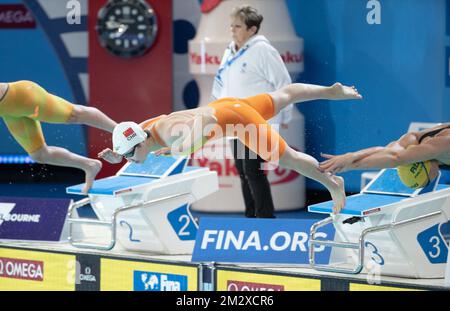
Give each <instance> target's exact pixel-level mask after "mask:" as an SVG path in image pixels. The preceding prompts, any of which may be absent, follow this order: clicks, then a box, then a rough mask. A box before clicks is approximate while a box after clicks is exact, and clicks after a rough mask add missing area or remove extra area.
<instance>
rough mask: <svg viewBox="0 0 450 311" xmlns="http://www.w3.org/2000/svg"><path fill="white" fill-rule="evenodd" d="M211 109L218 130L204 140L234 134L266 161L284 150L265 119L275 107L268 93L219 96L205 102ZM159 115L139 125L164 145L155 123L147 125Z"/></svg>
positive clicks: (273, 111)
mask: <svg viewBox="0 0 450 311" xmlns="http://www.w3.org/2000/svg"><path fill="white" fill-rule="evenodd" d="M208 106H209V107H212V108H213V109H214V111H215V112H214V115H215V117H216V118H217V127H218V128H219V131H217V129H216V130H212V132H211V133H209V135H207V136H206V137H205V140H204V142H206V141H208V140H211V139H216V138H220V137H222V136H231V137H237V138H238V139H239V140H241V141H242V142H243V143H244V144H245V145H246V146H247V147H248V148H249V149H251V150H252V151H254V152H255V153H257V154H258V155H259V156H260V157H261V158H263V159H264V160H267V161H276V160H278V159H279V158H280V157H281V156H282V155H283V153H284V151H285V150H286V142H285V141H284V139H283V138H282V137H281V136H280V134H278V133H277V132H276V131H275V130H274V129H273V128H272V127H271V126H270V124H268V123H267V120H269V119H271V118H272V117H273V116H274V113H275V109H274V105H273V100H272V97H271V96H270V95H269V94H260V95H257V96H252V97H248V98H244V99H239V98H231V97H229V98H222V99H219V100H216V101H214V102H212V103H210V104H209V105H208ZM161 117H164V115H163V116H159V117H157V118H153V119H151V120H148V121H146V122H145V124H143V128H144V129H146V128H147V129H150V130H151V133H152V136H153V137H154V138H155V140H156V141H157V143H158V144H159V145H161V146H165V143H164V141H163V140H162V139H161V136H160V134H159V133H158V131H157V130H156V126H151V125H152V124H153V123H155V122H156V121H158V120H160V119H161Z"/></svg>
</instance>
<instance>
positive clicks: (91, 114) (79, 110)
mask: <svg viewBox="0 0 450 311" xmlns="http://www.w3.org/2000/svg"><path fill="white" fill-rule="evenodd" d="M67 123H74V124H85V125H89V126H92V127H96V128H99V129H102V130H105V131H108V132H110V133H112V131H113V130H114V127H115V126H116V125H117V123H116V122H115V121H113V120H112V119H111V118H110V117H108V116H107V115H106V114H104V113H103V112H101V111H100V110H98V109H97V108H94V107H87V106H81V105H74V108H73V110H72V114H71V115H70V118H69V120H67Z"/></svg>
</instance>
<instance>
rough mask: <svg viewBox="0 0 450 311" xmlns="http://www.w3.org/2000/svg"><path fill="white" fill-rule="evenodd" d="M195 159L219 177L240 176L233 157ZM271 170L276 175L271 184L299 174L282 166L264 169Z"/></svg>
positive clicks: (286, 180) (196, 162)
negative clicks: (217, 159) (216, 159)
mask: <svg viewBox="0 0 450 311" xmlns="http://www.w3.org/2000/svg"><path fill="white" fill-rule="evenodd" d="M193 161H194V163H193V164H192V165H198V166H202V167H209V169H210V170H212V171H216V172H217V175H218V176H219V177H231V176H238V171H237V169H236V167H235V166H234V161H233V160H231V159H223V160H221V161H214V160H210V159H206V158H200V159H195V160H193ZM269 172H272V174H273V175H274V176H275V178H274V180H271V182H270V185H272V186H275V185H280V184H284V183H288V182H291V181H293V180H294V179H296V178H297V177H298V176H299V174H298V173H297V172H296V171H292V170H288V169H285V168H282V167H277V168H276V169H274V170H271V171H264V173H265V174H266V175H267V174H269Z"/></svg>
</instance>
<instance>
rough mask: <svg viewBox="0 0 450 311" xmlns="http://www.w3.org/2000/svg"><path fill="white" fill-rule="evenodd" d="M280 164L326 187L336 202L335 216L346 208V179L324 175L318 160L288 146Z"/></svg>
mask: <svg viewBox="0 0 450 311" xmlns="http://www.w3.org/2000/svg"><path fill="white" fill-rule="evenodd" d="M279 164H280V165H281V166H284V167H287V168H289V169H293V170H295V171H296V172H298V173H300V174H302V175H303V176H306V177H308V178H311V179H314V180H316V181H318V182H320V183H321V184H322V185H324V186H325V188H327V190H328V191H329V192H330V194H331V198H332V199H333V201H334V206H333V212H334V213H335V214H337V213H339V212H340V211H341V210H342V209H343V208H344V206H345V201H346V196H345V190H344V179H343V178H342V177H339V176H334V175H331V174H330V173H322V172H321V171H320V170H319V162H318V161H317V160H316V159H314V158H313V157H311V156H309V155H307V154H305V153H302V152H298V151H295V150H294V149H292V148H291V147H289V146H286V150H285V152H284V154H283V155H282V156H281V158H280V162H279Z"/></svg>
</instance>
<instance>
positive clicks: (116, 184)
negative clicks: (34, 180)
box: [66, 176, 159, 195]
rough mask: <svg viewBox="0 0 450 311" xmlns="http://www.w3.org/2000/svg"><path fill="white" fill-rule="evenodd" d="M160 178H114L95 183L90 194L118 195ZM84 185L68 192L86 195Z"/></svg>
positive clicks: (73, 187)
mask: <svg viewBox="0 0 450 311" xmlns="http://www.w3.org/2000/svg"><path fill="white" fill-rule="evenodd" d="M158 180H159V178H154V177H140V176H112V177H107V178H103V179H99V180H96V181H94V184H93V185H92V188H91V189H90V190H89V192H88V194H97V195H116V194H119V193H123V192H127V191H131V189H133V188H136V187H138V186H144V185H146V184H151V183H154V182H156V181H158ZM83 187H84V184H79V185H76V186H72V187H68V188H67V189H66V192H67V193H69V194H84V193H82V192H81V190H82V189H83Z"/></svg>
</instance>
